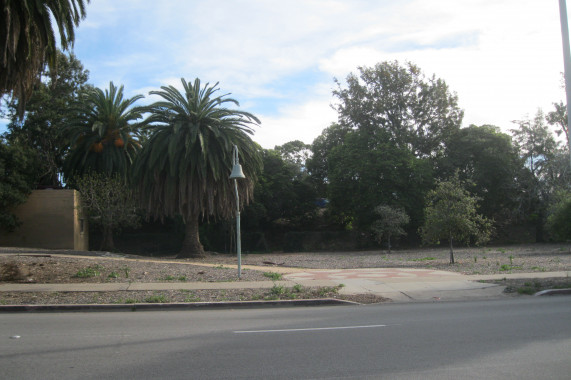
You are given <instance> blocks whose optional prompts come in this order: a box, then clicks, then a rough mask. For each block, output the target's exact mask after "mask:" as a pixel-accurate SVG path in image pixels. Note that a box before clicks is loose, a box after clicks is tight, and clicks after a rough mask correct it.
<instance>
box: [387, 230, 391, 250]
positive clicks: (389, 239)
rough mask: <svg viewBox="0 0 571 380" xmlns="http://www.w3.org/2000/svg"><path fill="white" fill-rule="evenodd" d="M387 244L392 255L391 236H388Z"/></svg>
mask: <svg viewBox="0 0 571 380" xmlns="http://www.w3.org/2000/svg"><path fill="white" fill-rule="evenodd" d="M387 242H388V243H389V253H391V235H390V234H389V235H388V236H387Z"/></svg>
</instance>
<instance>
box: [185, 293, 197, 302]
mask: <svg viewBox="0 0 571 380" xmlns="http://www.w3.org/2000/svg"><path fill="white" fill-rule="evenodd" d="M184 302H200V297H199V296H197V295H196V294H194V293H192V292H191V293H190V294H189V295H188V296H186V298H185V299H184Z"/></svg>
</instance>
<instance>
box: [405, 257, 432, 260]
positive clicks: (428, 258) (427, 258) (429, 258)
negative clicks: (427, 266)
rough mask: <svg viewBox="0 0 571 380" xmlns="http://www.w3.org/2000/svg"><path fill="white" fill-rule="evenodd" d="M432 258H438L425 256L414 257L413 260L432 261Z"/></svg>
mask: <svg viewBox="0 0 571 380" xmlns="http://www.w3.org/2000/svg"><path fill="white" fill-rule="evenodd" d="M430 260H436V259H435V258H434V257H423V258H420V259H412V260H411V261H430Z"/></svg>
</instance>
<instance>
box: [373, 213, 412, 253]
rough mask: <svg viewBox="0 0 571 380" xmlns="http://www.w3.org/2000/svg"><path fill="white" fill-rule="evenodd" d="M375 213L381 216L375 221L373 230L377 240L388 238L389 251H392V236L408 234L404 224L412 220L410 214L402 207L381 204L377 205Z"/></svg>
mask: <svg viewBox="0 0 571 380" xmlns="http://www.w3.org/2000/svg"><path fill="white" fill-rule="evenodd" d="M375 214H377V215H378V216H379V219H377V220H376V221H375V222H374V223H373V232H374V233H375V237H376V238H377V241H378V242H379V243H381V241H382V239H383V238H385V239H387V243H388V248H389V253H390V252H391V238H392V237H398V236H402V235H406V231H405V230H404V228H403V226H405V225H407V224H408V222H409V221H410V218H409V216H408V215H407V214H406V212H405V211H404V210H403V209H402V208H397V207H391V206H388V205H379V206H377V207H375Z"/></svg>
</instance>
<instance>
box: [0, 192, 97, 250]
mask: <svg viewBox="0 0 571 380" xmlns="http://www.w3.org/2000/svg"><path fill="white" fill-rule="evenodd" d="M78 205H79V193H77V191H75V190H34V191H33V192H32V194H30V196H29V198H28V200H27V201H26V203H24V204H23V205H20V206H18V208H17V209H16V210H15V211H14V213H15V214H16V216H17V217H18V219H19V221H20V222H21V225H20V227H18V228H17V229H16V230H15V231H14V232H11V233H6V232H1V235H0V245H2V246H6V247H30V248H46V249H75V250H88V246H89V245H88V242H89V241H88V228H87V224H86V221H85V222H84V221H83V220H82V218H81V217H80V213H79V207H78Z"/></svg>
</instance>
